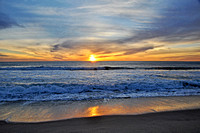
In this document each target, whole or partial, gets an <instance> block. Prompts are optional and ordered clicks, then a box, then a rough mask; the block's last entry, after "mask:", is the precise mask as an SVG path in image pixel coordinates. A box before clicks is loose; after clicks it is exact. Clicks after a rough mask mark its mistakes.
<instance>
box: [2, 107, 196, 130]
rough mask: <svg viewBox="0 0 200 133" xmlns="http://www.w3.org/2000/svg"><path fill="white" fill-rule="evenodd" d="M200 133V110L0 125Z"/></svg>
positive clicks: (11, 127) (22, 127) (28, 128)
mask: <svg viewBox="0 0 200 133" xmlns="http://www.w3.org/2000/svg"><path fill="white" fill-rule="evenodd" d="M111 132H113V133H199V132H200V109H193V110H182V111H170V112H158V113H149V114H142V115H112V116H96V117H87V118H75V119H68V120H61V121H53V122H41V123H6V122H5V121H1V122H0V133H111Z"/></svg>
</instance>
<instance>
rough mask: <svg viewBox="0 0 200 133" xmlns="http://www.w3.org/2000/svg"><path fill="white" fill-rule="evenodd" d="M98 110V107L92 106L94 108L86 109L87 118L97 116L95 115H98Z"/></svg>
mask: <svg viewBox="0 0 200 133" xmlns="http://www.w3.org/2000/svg"><path fill="white" fill-rule="evenodd" d="M98 109H99V106H94V107H90V108H88V111H89V116H97V115H99V113H98Z"/></svg>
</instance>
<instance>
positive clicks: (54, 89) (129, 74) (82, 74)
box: [0, 61, 200, 102]
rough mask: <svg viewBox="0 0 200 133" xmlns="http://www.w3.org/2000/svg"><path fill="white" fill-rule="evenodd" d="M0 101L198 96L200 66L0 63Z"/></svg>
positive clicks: (140, 63)
mask: <svg viewBox="0 0 200 133" xmlns="http://www.w3.org/2000/svg"><path fill="white" fill-rule="evenodd" d="M0 75H1V76H0V77H1V78H0V102H16V101H23V102H27V101H28V102H39V101H82V100H97V99H121V98H137V97H159V96H188V95H200V62H160V61H158V62H151V61H150V62H146V61H145V62H143V61H113V62H112V61H108V62H104V61H102V62H87V61H86V62H84V61H82V62H78V61H71V62H70V61H67V62H1V63H0Z"/></svg>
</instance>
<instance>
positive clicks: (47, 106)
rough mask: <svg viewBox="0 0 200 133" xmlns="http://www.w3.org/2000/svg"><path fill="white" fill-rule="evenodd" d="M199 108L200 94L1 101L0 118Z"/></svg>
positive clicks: (45, 118) (15, 119)
mask: <svg viewBox="0 0 200 133" xmlns="http://www.w3.org/2000/svg"><path fill="white" fill-rule="evenodd" d="M196 108H200V96H184V97H148V98H134V99H110V100H105V99H104V100H92V101H56V102H54V101H48V102H47V101H46V102H37V103H29V104H23V105H22V103H20V102H18V103H12V104H11V103H9V102H8V103H4V104H3V105H1V106H0V120H6V121H12V122H42V121H55V120H62V119H70V118H80V117H93V116H102V115H129V114H130V115H136V114H144V113H151V112H161V111H172V110H185V109H196Z"/></svg>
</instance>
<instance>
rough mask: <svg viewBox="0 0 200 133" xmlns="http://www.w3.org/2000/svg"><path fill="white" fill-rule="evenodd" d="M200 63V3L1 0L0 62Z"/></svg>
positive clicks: (198, 0) (183, 0) (199, 0)
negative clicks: (94, 60)
mask: <svg viewBox="0 0 200 133" xmlns="http://www.w3.org/2000/svg"><path fill="white" fill-rule="evenodd" d="M91 55H93V56H94V57H95V58H96V60H97V61H200V0H0V61H7V62H10V61H88V60H89V58H90V56H91Z"/></svg>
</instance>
